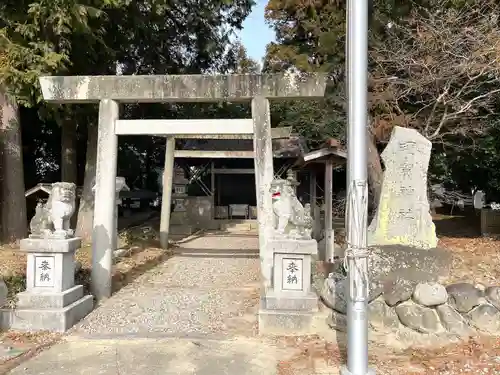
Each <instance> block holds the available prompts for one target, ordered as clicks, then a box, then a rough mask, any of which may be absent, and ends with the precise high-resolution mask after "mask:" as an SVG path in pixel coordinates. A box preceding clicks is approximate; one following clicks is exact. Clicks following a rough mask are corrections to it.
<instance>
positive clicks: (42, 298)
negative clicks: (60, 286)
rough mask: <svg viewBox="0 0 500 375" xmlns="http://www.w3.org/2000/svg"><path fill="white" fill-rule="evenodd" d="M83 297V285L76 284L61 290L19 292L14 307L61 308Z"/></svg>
mask: <svg viewBox="0 0 500 375" xmlns="http://www.w3.org/2000/svg"><path fill="white" fill-rule="evenodd" d="M82 297H83V286H82V285H76V286H74V287H72V288H70V289H67V290H65V291H63V292H60V293H57V292H43V291H42V292H36V293H33V292H28V291H26V292H21V293H18V294H17V303H16V307H17V308H20V309H45V308H47V309H61V308H63V307H66V306H68V305H71V304H72V303H74V302H76V301H78V300H79V299H80V298H82Z"/></svg>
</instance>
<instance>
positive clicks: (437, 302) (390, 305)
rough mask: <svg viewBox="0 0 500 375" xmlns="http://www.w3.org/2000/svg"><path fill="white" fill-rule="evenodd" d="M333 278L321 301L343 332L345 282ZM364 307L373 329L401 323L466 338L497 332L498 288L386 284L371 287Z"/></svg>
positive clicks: (499, 326) (499, 328)
mask: <svg viewBox="0 0 500 375" xmlns="http://www.w3.org/2000/svg"><path fill="white" fill-rule="evenodd" d="M335 279H336V276H335V275H334V274H330V276H329V278H327V279H326V280H325V289H327V291H326V295H325V291H324V292H323V300H324V301H325V303H326V304H327V305H328V306H329V307H330V308H332V310H333V312H332V315H331V322H330V325H331V326H332V327H333V328H335V329H337V330H345V321H346V315H345V314H346V301H347V294H346V293H347V291H346V289H347V288H345V286H346V285H347V284H346V283H342V282H341V281H342V280H338V275H337V280H335ZM339 281H340V282H341V283H339ZM339 285H343V286H344V287H339ZM328 294H329V295H328ZM368 311H369V321H370V326H371V328H373V329H389V330H394V331H397V330H398V329H400V328H402V326H404V327H407V328H409V329H411V330H413V331H415V332H417V333H421V334H434V335H453V336H468V335H472V334H474V333H477V332H480V333H483V334H491V335H498V334H500V286H489V287H484V286H481V285H476V286H475V285H473V284H470V283H456V284H450V285H447V286H444V285H442V284H440V283H438V282H421V283H417V284H416V285H414V284H412V283H411V282H405V281H404V280H398V282H387V283H385V284H383V285H380V286H378V287H372V288H371V290H370V293H369V304H368Z"/></svg>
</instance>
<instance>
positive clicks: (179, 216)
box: [170, 211, 189, 225]
mask: <svg viewBox="0 0 500 375" xmlns="http://www.w3.org/2000/svg"><path fill="white" fill-rule="evenodd" d="M188 222H189V218H188V213H187V212H186V211H178V212H172V213H171V214H170V225H186V224H188Z"/></svg>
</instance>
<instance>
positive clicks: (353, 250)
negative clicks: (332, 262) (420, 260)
mask: <svg viewBox="0 0 500 375" xmlns="http://www.w3.org/2000/svg"><path fill="white" fill-rule="evenodd" d="M347 25H348V32H347V46H348V47H347V49H348V56H347V60H348V69H347V75H348V102H349V106H348V124H349V127H348V136H347V139H348V168H349V170H348V177H347V192H348V194H347V202H346V219H347V220H348V226H347V244H348V247H347V250H346V254H345V256H346V260H347V262H346V264H347V276H348V282H349V296H348V303H347V367H342V368H341V374H342V375H372V374H374V372H373V370H370V369H368V316H367V310H368V286H369V283H368V252H367V239H366V231H367V213H368V200H367V197H368V183H367V146H368V144H367V138H366V126H367V124H368V110H367V91H368V0H349V1H348V8H347Z"/></svg>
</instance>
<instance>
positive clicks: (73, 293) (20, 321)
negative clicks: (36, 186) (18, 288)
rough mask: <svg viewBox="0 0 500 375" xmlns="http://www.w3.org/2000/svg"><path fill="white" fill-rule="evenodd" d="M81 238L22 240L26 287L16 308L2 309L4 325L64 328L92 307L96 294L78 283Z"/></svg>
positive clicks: (27, 329) (54, 330) (55, 330)
mask: <svg viewBox="0 0 500 375" xmlns="http://www.w3.org/2000/svg"><path fill="white" fill-rule="evenodd" d="M80 245H81V239H80V238H69V239H46V238H26V239H24V240H21V246H20V250H21V251H23V252H26V253H27V255H28V262H27V268H26V291H24V292H21V293H19V294H18V295H17V303H16V308H15V310H3V317H2V318H3V321H2V326H8V327H9V328H12V329H16V330H23V331H42V330H43V331H53V332H64V331H66V330H68V329H69V328H71V327H72V326H73V325H75V323H77V322H78V321H79V320H81V319H82V318H83V317H85V316H86V315H87V314H88V313H90V312H91V311H92V308H93V304H94V301H93V297H92V296H91V295H87V296H84V295H83V286H82V285H75V251H76V250H77V249H78V248H79V247H80Z"/></svg>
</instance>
